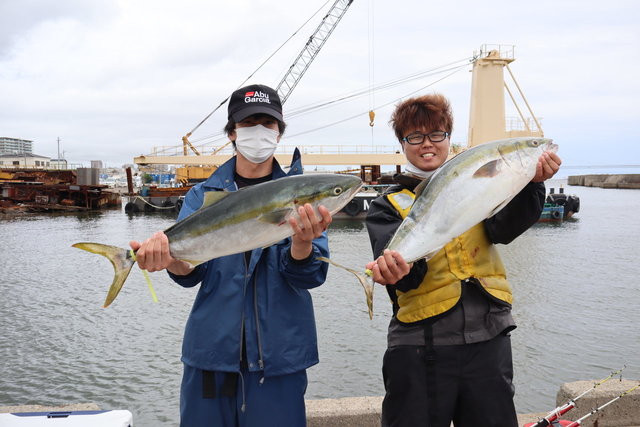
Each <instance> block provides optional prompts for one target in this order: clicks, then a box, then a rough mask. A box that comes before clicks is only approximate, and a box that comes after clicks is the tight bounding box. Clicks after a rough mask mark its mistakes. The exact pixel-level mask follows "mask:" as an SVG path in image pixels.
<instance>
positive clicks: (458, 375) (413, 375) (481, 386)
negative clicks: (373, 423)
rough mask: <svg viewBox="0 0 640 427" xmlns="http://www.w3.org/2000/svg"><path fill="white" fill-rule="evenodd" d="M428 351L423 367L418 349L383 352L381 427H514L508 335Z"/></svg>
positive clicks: (399, 348)
mask: <svg viewBox="0 0 640 427" xmlns="http://www.w3.org/2000/svg"><path fill="white" fill-rule="evenodd" d="M433 351H434V356H435V360H433V362H430V363H432V366H431V368H428V367H427V362H426V360H425V347H423V346H398V347H391V348H389V349H387V351H386V353H385V355H384V361H383V364H382V375H383V378H384V386H385V390H386V394H385V397H384V401H383V403H382V426H383V427H418V426H420V427H449V426H450V424H451V421H453V422H454V425H455V426H456V427H469V426H483V427H517V426H518V421H517V417H516V411H515V406H514V404H513V395H514V388H513V384H512V379H513V364H512V360H511V339H510V337H509V336H506V335H498V336H497V337H496V338H494V339H492V340H489V341H484V342H480V343H475V344H464V345H451V346H435V347H434V348H433ZM429 388H431V390H429Z"/></svg>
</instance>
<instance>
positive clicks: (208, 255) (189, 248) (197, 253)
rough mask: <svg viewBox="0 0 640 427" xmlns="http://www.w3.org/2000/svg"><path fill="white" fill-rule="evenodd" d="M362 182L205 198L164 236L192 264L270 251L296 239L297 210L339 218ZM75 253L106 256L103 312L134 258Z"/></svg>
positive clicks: (127, 253) (279, 184)
mask: <svg viewBox="0 0 640 427" xmlns="http://www.w3.org/2000/svg"><path fill="white" fill-rule="evenodd" d="M361 186H362V180H361V179H360V178H358V177H355V176H351V175H338V174H309V175H297V176H291V177H285V178H280V179H276V180H273V181H269V182H265V183H262V184H256V185H253V186H250V187H246V188H243V189H241V190H239V191H233V192H224V191H211V192H207V193H205V199H204V202H203V205H202V207H201V208H200V209H199V210H197V211H196V212H194V213H193V214H192V215H190V216H188V217H186V218H184V219H183V220H181V221H179V222H177V223H175V224H174V225H173V226H171V227H169V228H168V229H166V230H165V231H164V233H165V234H166V235H167V238H168V239H169V252H170V253H171V256H173V257H174V258H176V259H180V260H184V261H187V262H189V263H190V264H192V265H194V266H195V265H198V264H202V263H204V262H206V261H209V260H211V259H214V258H218V257H221V256H225V255H231V254H236V253H242V252H245V251H249V250H253V249H256V248H261V247H267V246H270V245H272V244H274V243H276V242H279V241H280V240H282V239H284V238H287V237H289V236H291V235H292V234H293V230H292V228H291V225H289V223H288V220H289V218H296V219H298V220H299V215H298V207H300V206H302V205H304V204H306V203H310V204H311V205H312V206H314V208H316V210H317V207H318V206H319V205H323V206H324V207H326V208H327V209H328V210H329V212H331V213H332V214H334V213H336V212H337V211H339V210H340V209H342V207H343V206H345V205H346V204H347V203H349V201H350V200H351V199H352V198H353V197H354V196H355V194H356V193H357V191H358V190H359V189H360V187H361ZM73 246H74V247H76V248H79V249H83V250H85V251H89V252H93V253H96V254H99V255H103V256H105V257H107V258H108V259H109V261H111V264H113V268H114V270H115V276H114V278H113V282H112V283H111V287H110V288H109V292H108V294H107V298H106V300H105V302H104V307H108V306H109V304H111V303H112V302H113V300H114V299H115V298H116V296H118V293H119V292H120V289H122V285H123V284H124V282H125V280H126V279H127V276H128V275H129V272H130V271H131V268H132V267H133V265H134V264H135V256H133V254H132V251H131V250H128V249H123V248H118V247H116V246H109V245H103V244H100V243H88V242H83V243H76V244H74V245H73Z"/></svg>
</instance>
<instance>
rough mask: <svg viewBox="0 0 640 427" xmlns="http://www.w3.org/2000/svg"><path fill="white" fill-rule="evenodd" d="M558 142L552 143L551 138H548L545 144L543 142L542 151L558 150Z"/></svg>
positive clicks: (555, 151)
mask: <svg viewBox="0 0 640 427" xmlns="http://www.w3.org/2000/svg"><path fill="white" fill-rule="evenodd" d="M558 148H559V146H558V144H554V143H553V140H552V139H550V140H549V141H548V142H547V143H546V144H544V151H553V152H554V153H557V152H558Z"/></svg>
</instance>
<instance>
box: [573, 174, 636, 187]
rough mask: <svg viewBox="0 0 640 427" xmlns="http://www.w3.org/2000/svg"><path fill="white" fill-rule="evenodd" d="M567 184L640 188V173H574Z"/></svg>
mask: <svg viewBox="0 0 640 427" xmlns="http://www.w3.org/2000/svg"><path fill="white" fill-rule="evenodd" d="M567 184H568V185H580V186H583V187H600V188H629V189H640V174H595V175H574V176H570V177H569V178H568V179H567Z"/></svg>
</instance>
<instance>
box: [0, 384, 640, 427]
mask: <svg viewBox="0 0 640 427" xmlns="http://www.w3.org/2000/svg"><path fill="white" fill-rule="evenodd" d="M639 381H640V380H613V379H612V380H610V381H607V382H606V383H603V384H601V385H599V386H598V387H597V388H596V389H594V390H593V391H592V392H590V393H588V394H586V395H585V396H584V397H582V398H581V399H580V400H578V402H576V407H575V408H574V409H572V410H571V411H569V412H567V413H566V414H565V415H563V416H562V419H563V420H571V421H575V420H577V419H578V418H580V417H582V416H584V415H586V414H587V413H589V412H590V411H592V410H594V409H595V408H597V407H598V406H601V405H603V404H604V403H606V402H608V401H610V400H611V399H613V398H614V397H616V396H619V395H620V394H621V393H623V392H625V391H627V390H629V389H631V388H632V387H634V386H635V385H637V384H638V382H639ZM595 383H596V381H595V380H591V381H576V382H572V383H565V384H563V385H562V386H561V387H560V390H559V391H558V393H557V395H556V405H557V406H561V405H563V404H565V403H567V402H568V401H569V400H570V399H571V398H573V397H576V396H578V395H580V394H582V393H583V392H584V391H585V390H587V389H589V388H590V387H593V385H594V384H595ZM306 404H307V426H308V427H379V426H380V412H381V407H382V397H381V396H367V397H346V398H342V399H319V400H307V402H306ZM99 409H100V408H99V407H98V406H97V405H96V404H94V403H84V404H73V405H66V406H57V407H50V406H40V405H29V406H4V407H0V413H7V412H14V413H15V412H47V411H87V410H99ZM112 409H126V408H112ZM553 409H554V408H549V411H548V412H550V411H551V410H553ZM548 412H544V413H533V414H519V415H518V425H519V426H524V425H525V424H526V423H533V422H536V421H538V420H539V419H540V418H542V417H544V416H545V415H546V414H547V413H548ZM133 422H134V424H135V422H136V420H135V414H134V419H133ZM581 426H583V427H596V426H597V427H614V426H615V427H640V388H638V389H635V390H633V391H632V392H630V393H629V394H627V395H625V396H623V397H622V398H620V399H619V400H617V401H616V402H614V403H612V404H611V405H609V406H607V407H606V408H604V409H602V411H599V412H597V413H596V414H594V415H592V416H590V417H589V418H587V419H585V420H584V421H583V422H582V423H581Z"/></svg>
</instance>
